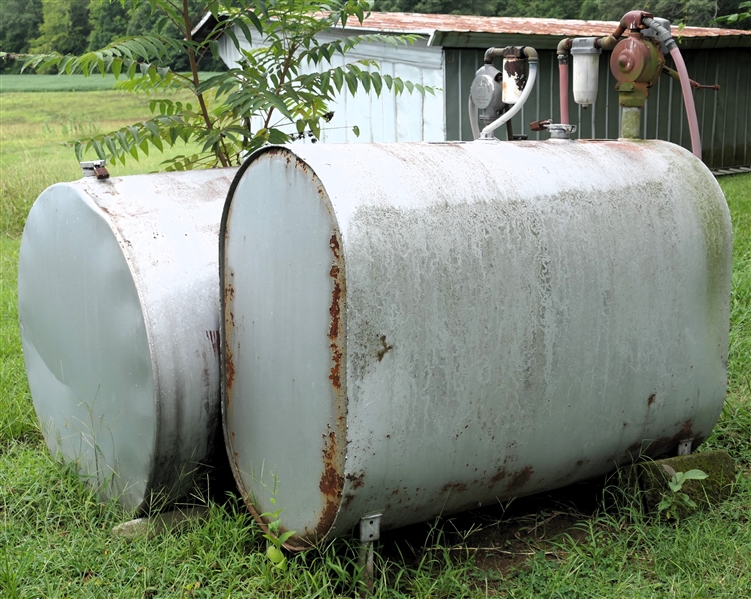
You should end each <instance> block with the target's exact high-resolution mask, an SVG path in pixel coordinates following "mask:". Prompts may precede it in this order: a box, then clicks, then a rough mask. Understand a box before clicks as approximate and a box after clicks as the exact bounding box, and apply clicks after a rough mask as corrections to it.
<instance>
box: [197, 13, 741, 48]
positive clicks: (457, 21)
mask: <svg viewBox="0 0 751 599" xmlns="http://www.w3.org/2000/svg"><path fill="white" fill-rule="evenodd" d="M215 25H216V19H214V18H213V17H212V16H210V15H209V18H208V19H204V20H203V21H202V22H201V23H199V24H198V25H197V26H196V28H195V29H194V31H193V37H194V39H199V40H200V39H203V38H205V36H206V35H208V33H209V32H210V31H211V29H213V27H214V26H215ZM617 25H618V23H617V22H615V21H581V20H572V19H533V18H527V17H481V16H469V15H429V14H418V13H401V12H371V13H370V16H369V17H368V18H367V19H366V20H365V21H364V22H363V23H362V24H360V23H359V22H358V21H357V19H349V20H348V21H347V27H346V28H347V29H348V30H356V31H371V32H378V33H403V34H408V33H412V34H419V35H425V36H428V37H429V42H428V45H431V46H446V47H460V48H461V47H473V48H488V47H490V46H493V45H496V46H502V45H517V44H525V45H534V46H535V47H536V48H538V49H545V48H555V47H556V45H557V43H558V40H560V39H561V38H564V37H593V36H597V37H602V36H605V35H608V34H610V33H613V31H614V30H615V28H616V27H617ZM672 33H673V36H674V37H675V38H676V39H677V40H678V41H679V44H680V45H681V47H684V48H688V49H699V48H702V49H707V48H729V47H735V48H737V47H751V31H747V30H742V29H719V28H714V27H684V28H683V29H680V28H678V27H673V28H672Z"/></svg>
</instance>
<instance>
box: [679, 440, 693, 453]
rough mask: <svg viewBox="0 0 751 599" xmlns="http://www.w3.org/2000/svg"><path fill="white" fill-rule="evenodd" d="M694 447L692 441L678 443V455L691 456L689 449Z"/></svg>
mask: <svg viewBox="0 0 751 599" xmlns="http://www.w3.org/2000/svg"><path fill="white" fill-rule="evenodd" d="M693 445H694V440H693V439H686V440H685V441H681V442H680V443H678V455H691V448H692V447H693Z"/></svg>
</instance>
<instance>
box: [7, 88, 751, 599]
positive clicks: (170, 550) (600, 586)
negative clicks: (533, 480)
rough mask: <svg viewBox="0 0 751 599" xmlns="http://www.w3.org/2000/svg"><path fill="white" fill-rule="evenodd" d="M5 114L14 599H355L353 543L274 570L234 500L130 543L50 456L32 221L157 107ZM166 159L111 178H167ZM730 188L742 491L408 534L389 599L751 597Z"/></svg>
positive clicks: (743, 247) (734, 204) (564, 509)
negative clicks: (28, 325)
mask: <svg viewBox="0 0 751 599" xmlns="http://www.w3.org/2000/svg"><path fill="white" fill-rule="evenodd" d="M0 102H1V104H0V111H1V114H0V119H1V125H2V134H1V135H2V137H1V138H0V166H1V168H2V172H1V173H0V178H1V179H2V184H1V187H0V193H2V198H1V199H0V226H1V227H2V228H1V229H0V596H2V597H7V598H29V599H31V598H35V597H60V598H62V597H71V598H73V597H75V598H79V597H84V598H87V597H91V598H95V597H96V598H98V597H102V598H105V597H106V598H109V597H128V598H131V597H132V598H144V599H145V598H166V597H170V598H180V599H185V598H198V597H207V598H208V597H249V598H250V597H252V598H256V597H269V598H272V597H289V598H298V597H310V598H313V597H321V598H332V599H333V598H337V597H354V596H356V594H357V586H356V580H355V577H354V572H355V570H356V568H355V561H356V547H355V546H354V545H353V544H352V543H350V542H348V541H345V540H338V541H335V542H333V543H331V544H329V545H327V546H325V547H323V548H321V549H317V550H312V551H309V552H307V553H304V554H299V555H294V556H290V560H289V566H288V568H287V570H286V571H281V570H278V569H276V568H275V567H273V566H272V565H271V562H270V561H269V560H268V559H267V558H266V555H265V553H264V550H265V541H264V540H263V539H262V537H261V535H260V533H259V531H258V528H257V527H256V525H255V523H254V522H253V521H252V519H251V518H250V517H249V515H248V513H247V511H246V510H245V508H244V507H243V506H242V504H241V503H240V502H239V501H238V500H237V499H236V498H235V497H229V498H228V499H227V500H223V501H210V502H209V506H210V512H209V517H208V519H207V520H206V521H203V522H197V523H194V524H192V525H190V526H189V527H188V528H187V529H185V530H183V531H181V532H177V533H165V534H162V535H159V536H157V537H155V538H153V539H151V540H147V539H145V538H141V539H135V540H125V539H122V538H117V537H114V536H112V534H111V532H110V531H111V529H112V527H113V526H114V525H116V524H118V523H119V522H122V521H123V520H126V519H128V518H129V517H130V516H129V515H128V514H126V513H124V512H123V510H122V509H121V508H120V507H119V506H118V505H116V504H115V503H104V504H103V503H100V502H99V501H98V500H97V499H96V497H95V496H93V495H92V494H91V493H90V492H89V491H87V490H86V488H84V487H83V486H82V485H81V484H80V483H79V481H78V479H77V477H76V476H75V475H74V474H73V473H71V472H70V471H69V470H68V469H67V468H66V467H65V466H63V465H61V464H59V463H57V462H56V461H54V460H53V459H51V457H50V456H49V454H48V452H47V450H46V447H45V445H44V442H43V439H42V437H41V435H40V433H39V429H38V427H37V424H36V419H35V415H34V411H33V406H32V403H31V398H30V395H29V391H28V386H27V383H26V377H25V372H24V366H23V357H22V352H21V347H20V335H19V330H18V321H17V306H16V263H17V256H18V250H19V244H20V233H21V230H22V226H23V220H24V218H25V214H26V212H27V211H28V208H29V206H30V204H31V202H32V201H33V199H34V198H35V197H36V196H37V195H38V194H39V192H41V191H42V189H44V188H45V187H46V186H47V185H49V184H51V183H53V182H56V181H61V180H66V179H74V178H78V177H79V176H80V175H79V169H78V165H77V163H76V160H75V158H74V157H73V153H72V150H70V149H66V148H62V147H60V146H58V145H57V143H58V141H59V140H60V139H64V138H66V137H67V136H70V132H73V134H74V135H75V134H77V133H76V132H80V131H83V132H86V131H93V130H100V129H101V130H104V129H106V128H111V127H114V126H117V125H118V124H119V123H123V122H126V121H128V120H129V119H133V118H143V117H146V116H148V110H147V109H146V108H145V105H144V104H143V103H142V102H141V101H139V100H136V99H134V98H132V97H129V96H120V95H118V94H117V93H116V92H101V91H99V92H87V93H85V94H84V93H63V92H55V93H29V94H26V93H7V94H6V93H4V94H0ZM112 114H116V115H117V118H114V119H113V118H111V116H110V115H112ZM159 159H161V157H160V158H159ZM159 159H149V161H147V162H146V163H141V164H138V163H134V164H133V165H129V166H128V167H127V169H123V170H118V168H112V169H111V170H112V171H115V172H121V173H132V172H137V171H149V170H154V169H156V168H157V166H158V161H159ZM152 160H153V162H152ZM720 183H721V186H722V187H723V190H724V191H725V193H726V196H727V199H728V203H729V206H730V210H731V213H732V216H733V223H734V232H735V240H734V274H733V297H732V315H731V317H732V329H731V353H730V363H729V370H730V385H729V394H728V400H727V403H726V406H725V409H724V411H723V415H722V418H721V421H720V423H719V425H718V426H717V428H716V429H715V431H714V433H713V435H712V437H711V438H710V439H709V441H708V442H707V443H706V447H707V448H720V447H722V448H726V449H728V451H730V453H731V454H732V455H733V457H734V458H735V459H736V462H737V464H738V467H739V470H740V472H741V474H740V476H739V479H738V486H737V492H736V494H735V495H734V496H733V497H732V498H731V499H730V500H729V501H727V502H726V503H724V504H723V505H721V506H719V507H717V508H715V509H713V510H711V511H709V512H706V513H701V514H696V515H694V516H692V517H690V518H686V519H684V520H681V521H680V522H679V523H677V524H670V523H665V522H662V521H656V520H652V519H649V518H647V517H645V516H644V515H643V514H641V513H640V512H639V510H638V509H637V507H636V504H635V502H633V501H632V499H633V498H628V497H625V498H624V497H623V496H619V490H618V489H617V488H616V487H614V486H613V485H607V484H605V485H603V482H602V481H595V483H592V484H582V485H577V486H575V487H573V488H569V489H567V490H563V491H560V492H556V493H550V494H545V495H542V496H538V497H534V498H527V499H523V500H518V501H516V502H512V503H511V505H510V506H493V507H489V508H483V509H482V510H478V511H476V512H473V513H471V514H467V515H462V516H458V517H456V518H452V519H447V520H442V521H438V522H431V523H426V524H424V525H415V526H411V527H408V528H406V529H403V530H400V531H395V532H393V533H389V534H386V535H384V537H383V539H382V541H381V542H380V545H379V547H378V556H377V559H376V571H377V577H376V586H375V593H374V595H375V597H379V598H398V597H415V598H425V599H427V598H437V597H445V598H455V597H471V598H475V597H476V598H479V597H510V598H521V597H525V598H530V599H532V598H535V599H537V598H546V599H547V598H560V599H564V598H565V599H571V598H592V599H596V598H597V599H599V598H603V597H609V598H610V597H612V598H618V599H621V598H628V599H652V598H676V599H704V598H727V599H744V598H749V597H751V175H739V176H734V177H726V178H722V179H721V180H720ZM613 496H617V497H618V501H617V502H616V503H615V504H614V503H613V501H611V499H612V497H613Z"/></svg>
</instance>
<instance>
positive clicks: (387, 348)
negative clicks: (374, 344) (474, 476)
mask: <svg viewBox="0 0 751 599" xmlns="http://www.w3.org/2000/svg"><path fill="white" fill-rule="evenodd" d="M379 339H380V340H381V349H379V350H378V361H379V362H380V361H381V360H383V356H385V355H386V354H387V353H388V352H389V351H391V350H392V349H394V346H393V345H387V344H386V335H381V336H380V337H379ZM464 428H467V427H466V426H465V427H464Z"/></svg>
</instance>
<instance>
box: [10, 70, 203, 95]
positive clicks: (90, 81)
mask: <svg viewBox="0 0 751 599" xmlns="http://www.w3.org/2000/svg"><path fill="white" fill-rule="evenodd" d="M213 75H216V73H211V72H205V73H201V78H202V79H204V78H207V77H211V76H213ZM123 80H124V78H123V77H120V81H123ZM116 83H117V80H116V79H115V76H114V75H111V74H109V75H106V76H104V77H102V76H101V75H98V74H94V75H92V76H90V77H86V76H84V75H82V74H77V75H36V74H24V75H0V94H2V93H7V92H92V91H105V90H111V89H112V88H113V87H114V86H115V84H116Z"/></svg>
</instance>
